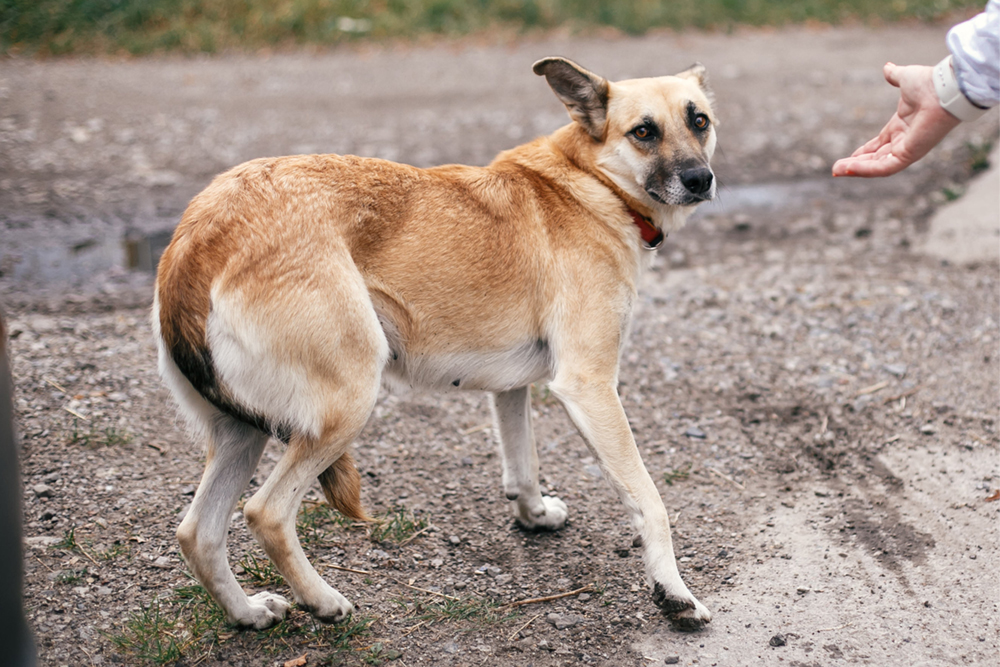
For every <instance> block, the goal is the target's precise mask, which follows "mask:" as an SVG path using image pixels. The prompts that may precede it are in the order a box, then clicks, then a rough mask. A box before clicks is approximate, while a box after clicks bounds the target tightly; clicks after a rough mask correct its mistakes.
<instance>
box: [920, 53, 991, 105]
mask: <svg viewBox="0 0 1000 667" xmlns="http://www.w3.org/2000/svg"><path fill="white" fill-rule="evenodd" d="M932 78H933V79H934V91H935V92H936V93H937V96H938V101H939V102H940V103H941V108H942V109H944V110H945V111H947V112H948V113H950V114H951V115H952V116H954V117H955V118H957V119H958V120H961V121H970V120H975V119H977V118H979V117H980V116H982V115H983V114H984V113H986V112H987V111H989V109H983V108H982V107H977V106H976V105H975V104H973V103H972V102H970V101H969V98H967V97H966V96H965V94H964V93H963V92H962V89H961V87H959V85H958V78H956V76H955V70H954V68H953V67H952V64H951V56H948V57H947V58H945V59H944V60H942V61H941V62H939V63H938V64H937V65H936V66H935V67H934V70H933V74H932Z"/></svg>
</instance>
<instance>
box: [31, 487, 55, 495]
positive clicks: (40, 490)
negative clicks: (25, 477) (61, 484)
mask: <svg viewBox="0 0 1000 667" xmlns="http://www.w3.org/2000/svg"><path fill="white" fill-rule="evenodd" d="M31 490H32V491H33V492H34V493H35V496H36V497H37V498H51V497H52V496H53V495H54V491H53V490H52V487H51V486H49V485H48V484H35V485H34V486H33V487H31Z"/></svg>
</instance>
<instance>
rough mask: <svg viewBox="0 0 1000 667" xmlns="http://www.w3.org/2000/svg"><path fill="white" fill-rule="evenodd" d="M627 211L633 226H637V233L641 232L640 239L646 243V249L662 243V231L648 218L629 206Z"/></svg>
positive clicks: (652, 248) (655, 247)
mask: <svg viewBox="0 0 1000 667" xmlns="http://www.w3.org/2000/svg"><path fill="white" fill-rule="evenodd" d="M628 212H629V213H631V214H632V220H633V221H634V222H635V226H636V227H638V228H639V233H640V234H642V240H643V242H644V243H645V244H646V249H647V250H656V249H657V248H659V247H660V246H661V245H663V239H664V234H663V232H662V231H660V230H659V229H657V228H656V227H654V226H653V223H652V222H651V221H650V220H649V218H647V217H646V216H644V215H642V214H640V213H638V212H636V211H634V210H632V209H631V208H629V210H628Z"/></svg>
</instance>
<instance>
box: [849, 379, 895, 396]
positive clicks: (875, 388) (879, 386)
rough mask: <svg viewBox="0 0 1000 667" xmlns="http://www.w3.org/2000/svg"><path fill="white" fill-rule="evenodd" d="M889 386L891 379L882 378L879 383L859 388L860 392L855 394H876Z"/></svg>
mask: <svg viewBox="0 0 1000 667" xmlns="http://www.w3.org/2000/svg"><path fill="white" fill-rule="evenodd" d="M888 386H889V381H888V380H882V381H881V382H879V383H878V384H873V385H871V386H870V387H865V388H864V389H860V390H858V393H856V394H854V395H855V396H864V395H865V394H874V393H875V392H876V391H882V390H883V389H885V388H886V387H888Z"/></svg>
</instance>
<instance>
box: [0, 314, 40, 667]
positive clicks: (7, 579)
mask: <svg viewBox="0 0 1000 667" xmlns="http://www.w3.org/2000/svg"><path fill="white" fill-rule="evenodd" d="M19 450H20V448H19V447H18V446H17V438H16V437H15V435H14V404H13V385H12V382H11V375H10V356H9V355H8V352H7V327H6V325H5V323H4V319H3V315H2V313H0V651H3V654H4V658H3V660H2V662H3V664H6V665H11V666H12V667H34V665H35V664H37V658H36V656H35V641H34V638H33V637H32V636H31V631H30V630H29V629H28V623H27V621H26V620H25V618H24V597H23V594H24V563H23V560H22V552H21V550H22V546H21V544H22V542H21V476H20V474H19V470H20V463H19V461H18V453H19Z"/></svg>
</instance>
